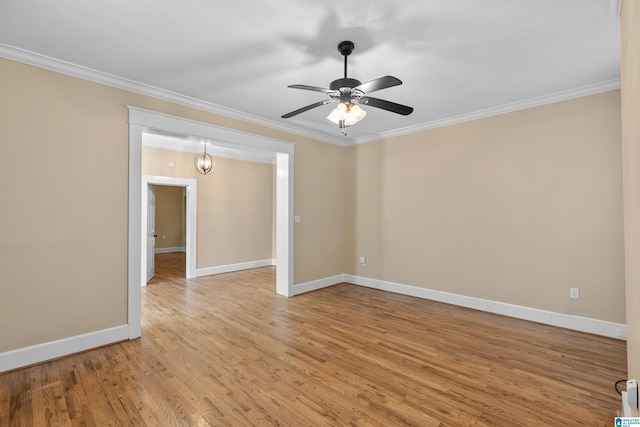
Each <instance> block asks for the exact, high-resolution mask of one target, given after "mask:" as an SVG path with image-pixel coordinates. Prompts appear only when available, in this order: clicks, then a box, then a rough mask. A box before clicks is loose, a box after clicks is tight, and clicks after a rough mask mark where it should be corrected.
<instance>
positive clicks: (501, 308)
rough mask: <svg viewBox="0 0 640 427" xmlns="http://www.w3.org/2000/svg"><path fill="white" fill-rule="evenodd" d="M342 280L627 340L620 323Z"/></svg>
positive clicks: (361, 280) (375, 282)
mask: <svg viewBox="0 0 640 427" xmlns="http://www.w3.org/2000/svg"><path fill="white" fill-rule="evenodd" d="M344 276H345V277H344V281H345V282H347V283H353V284H355V285H359V286H365V287H368V288H373V289H379V290H382V291H389V292H394V293H397V294H402V295H409V296H414V297H418V298H424V299H428V300H432V301H438V302H444V303H447V304H453V305H458V306H461V307H467V308H473V309H476V310H482V311H487V312H489V313H496V314H502V315H504V316H509V317H515V318H517V319H525V320H530V321H532V322H538V323H544V324H546V325H552V326H559V327H561V328H566V329H573V330H576V331H582V332H589V333H591V334H596V335H603V336H606V337H610V338H618V339H625V338H626V336H627V326H626V325H624V324H622V323H614V322H608V321H605V320H597V319H591V318H587V317H580V316H573V315H570V314H563V313H555V312H552V311H547V310H540V309H537V308H530V307H524V306H520V305H514V304H507V303H504V302H499V301H491V300H486V299H481V298H475V297H469V296H465V295H458V294H452V293H449V292H442V291H436V290H432V289H427V288H420V287H417V286H410V285H403V284H400V283H393V282H387V281H384V280H377V279H370V278H367V277H361V276H354V275H351V274H345V275H344Z"/></svg>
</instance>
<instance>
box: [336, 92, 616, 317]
mask: <svg viewBox="0 0 640 427" xmlns="http://www.w3.org/2000/svg"><path fill="white" fill-rule="evenodd" d="M346 168H347V169H346V170H347V182H346V188H347V190H346V213H347V217H346V230H347V236H348V237H347V240H346V263H347V266H346V270H347V273H351V274H356V275H360V276H365V277H370V278H375V279H381V280H386V281H391V282H397V283H402V284H408V285H414V286H419V287H425V288H429V289H435V290H440V291H445V292H451V293H455V294H462V295H467V296H473V297H478V298H483V299H489V300H494V301H502V302H506V303H511V304H516V305H522V306H527V307H533V308H539V309H544V310H550V311H554V312H560V313H566V314H571V315H577V316H584V317H591V318H595V319H600V320H607V321H613V322H620V323H624V322H625V314H624V265H623V244H622V232H623V229H622V198H621V150H620V93H619V91H611V92H607V93H602V94H598V95H593V96H588V97H583V98H579V99H574V100H570V101H565V102H560V103H556V104H551V105H546V106H543V107H538V108H532V109H528V110H523V111H518V112H513V113H509V114H503V115H500V116H495V117H490V118H485V119H481V120H476V121H472V122H467V123H462V124H457V125H453V126H448V127H443V128H438V129H433V130H429V131H424V132H420V133H415V134H411V135H406V136H402V137H397V138H393V139H390V140H383V141H378V142H373V143H369V144H364V145H360V146H354V147H351V148H349V149H348V150H347V164H346ZM360 255H362V256H366V257H367V265H366V266H360V265H359V263H358V256H360ZM572 287H577V288H579V289H580V291H581V298H580V299H579V300H573V299H570V298H569V290H570V288H572Z"/></svg>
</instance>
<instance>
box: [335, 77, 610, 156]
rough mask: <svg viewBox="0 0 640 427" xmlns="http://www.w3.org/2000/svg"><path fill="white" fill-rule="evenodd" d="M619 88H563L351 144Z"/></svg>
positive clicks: (603, 85) (608, 86) (593, 86)
mask: <svg viewBox="0 0 640 427" xmlns="http://www.w3.org/2000/svg"><path fill="white" fill-rule="evenodd" d="M616 89H620V79H615V80H609V81H606V82H602V83H597V84H593V85H588V86H583V87H579V88H576V89H570V90H564V91H561V92H556V93H552V94H549V95H544V96H539V97H536V98H531V99H525V100H523V101H517V102H512V103H510V104H504V105H498V106H496V107H491V108H486V109H483V110H479V111H474V112H471V113H466V114H460V115H458V116H452V117H445V118H443V119H439V120H433V121H430V122H427V123H421V124H418V125H415V126H407V127H405V128H401V129H395V130H392V131H389V132H382V133H378V134H375V135H371V136H365V137H362V138H356V139H355V141H353V142H352V143H351V144H347V145H354V144H355V145H357V144H365V143H367V142H373V141H378V140H381V139H388V138H393V137H396V136H401V135H406V134H409V133H415V132H421V131H425V130H429V129H435V128H439V127H444V126H449V125H455V124H458V123H463V122H469V121H472V120H478V119H483V118H486V117H491V116H498V115H500V114H506V113H512V112H514V111H520V110H526V109H527V108H533V107H539V106H542V105H547V104H553V103H556V102H561V101H568V100H570V99H574V98H580V97H583V96H589V95H595V94H597V93H601V92H608V91H611V90H616Z"/></svg>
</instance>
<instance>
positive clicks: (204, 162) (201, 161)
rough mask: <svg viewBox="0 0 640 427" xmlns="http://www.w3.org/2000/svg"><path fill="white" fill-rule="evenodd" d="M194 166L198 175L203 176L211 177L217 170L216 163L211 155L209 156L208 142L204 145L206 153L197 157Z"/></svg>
mask: <svg viewBox="0 0 640 427" xmlns="http://www.w3.org/2000/svg"><path fill="white" fill-rule="evenodd" d="M193 164H194V165H195V167H196V170H197V171H198V173H201V174H202V175H209V174H210V173H211V172H213V171H214V170H216V162H214V161H213V159H212V158H211V155H209V154H207V143H206V142H205V143H204V152H203V153H202V154H198V155H197V156H196V158H195V160H194V161H193Z"/></svg>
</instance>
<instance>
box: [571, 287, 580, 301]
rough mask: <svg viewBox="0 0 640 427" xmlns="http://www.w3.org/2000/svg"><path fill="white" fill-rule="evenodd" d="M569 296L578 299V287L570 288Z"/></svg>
mask: <svg viewBox="0 0 640 427" xmlns="http://www.w3.org/2000/svg"><path fill="white" fill-rule="evenodd" d="M570 296H571V298H573V299H579V298H580V289H578V288H571V292H570Z"/></svg>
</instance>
